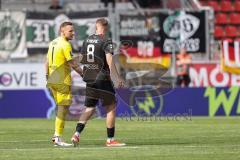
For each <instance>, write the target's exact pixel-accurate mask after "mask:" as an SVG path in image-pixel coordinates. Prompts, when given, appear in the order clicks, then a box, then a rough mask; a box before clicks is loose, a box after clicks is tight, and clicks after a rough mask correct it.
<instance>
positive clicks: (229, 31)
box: [225, 26, 239, 38]
mask: <svg viewBox="0 0 240 160" xmlns="http://www.w3.org/2000/svg"><path fill="white" fill-rule="evenodd" d="M225 31H226V37H231V38H235V37H237V36H239V34H238V30H237V27H235V26H226V27H225Z"/></svg>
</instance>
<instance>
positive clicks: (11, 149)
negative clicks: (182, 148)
mask: <svg viewBox="0 0 240 160" xmlns="http://www.w3.org/2000/svg"><path fill="white" fill-rule="evenodd" d="M138 148H146V147H140V146H123V147H76V148H74V147H51V148H50V147H48V148H9V149H7V148H0V151H26V150H27V151H41V150H42V151H45V150H49V149H63V150H72V149H76V150H77V149H80V150H89V149H94V150H103V149H138ZM148 148H150V147H148Z"/></svg>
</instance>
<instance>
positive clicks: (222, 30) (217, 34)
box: [214, 26, 225, 39]
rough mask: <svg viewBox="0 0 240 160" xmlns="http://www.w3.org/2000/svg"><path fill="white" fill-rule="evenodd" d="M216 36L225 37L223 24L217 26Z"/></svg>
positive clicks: (218, 37)
mask: <svg viewBox="0 0 240 160" xmlns="http://www.w3.org/2000/svg"><path fill="white" fill-rule="evenodd" d="M214 36H215V38H217V39H221V38H223V37H225V32H224V29H223V27H221V26H215V29H214Z"/></svg>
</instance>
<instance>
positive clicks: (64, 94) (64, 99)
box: [48, 84, 72, 106]
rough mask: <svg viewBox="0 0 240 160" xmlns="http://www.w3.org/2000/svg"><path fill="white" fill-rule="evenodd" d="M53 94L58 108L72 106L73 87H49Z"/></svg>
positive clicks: (55, 85) (56, 85)
mask: <svg viewBox="0 0 240 160" xmlns="http://www.w3.org/2000/svg"><path fill="white" fill-rule="evenodd" d="M48 87H49V89H50V91H51V94H52V96H53V98H54V100H55V103H56V105H58V106H70V105H71V104H72V92H71V86H69V85H62V84H60V85H59V84H53V85H48Z"/></svg>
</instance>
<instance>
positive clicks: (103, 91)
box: [85, 80, 116, 107]
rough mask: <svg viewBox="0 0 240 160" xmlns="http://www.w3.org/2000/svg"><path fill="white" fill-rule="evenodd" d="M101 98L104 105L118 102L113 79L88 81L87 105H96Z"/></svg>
mask: <svg viewBox="0 0 240 160" xmlns="http://www.w3.org/2000/svg"><path fill="white" fill-rule="evenodd" d="M99 100H100V101H102V105H103V106H107V105H111V104H114V103H116V97H115V91H114V88H113V83H112V81H110V80H99V81H96V82H94V83H87V87H86V98H85V106H86V107H95V106H96V105H97V103H98V101H99Z"/></svg>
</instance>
